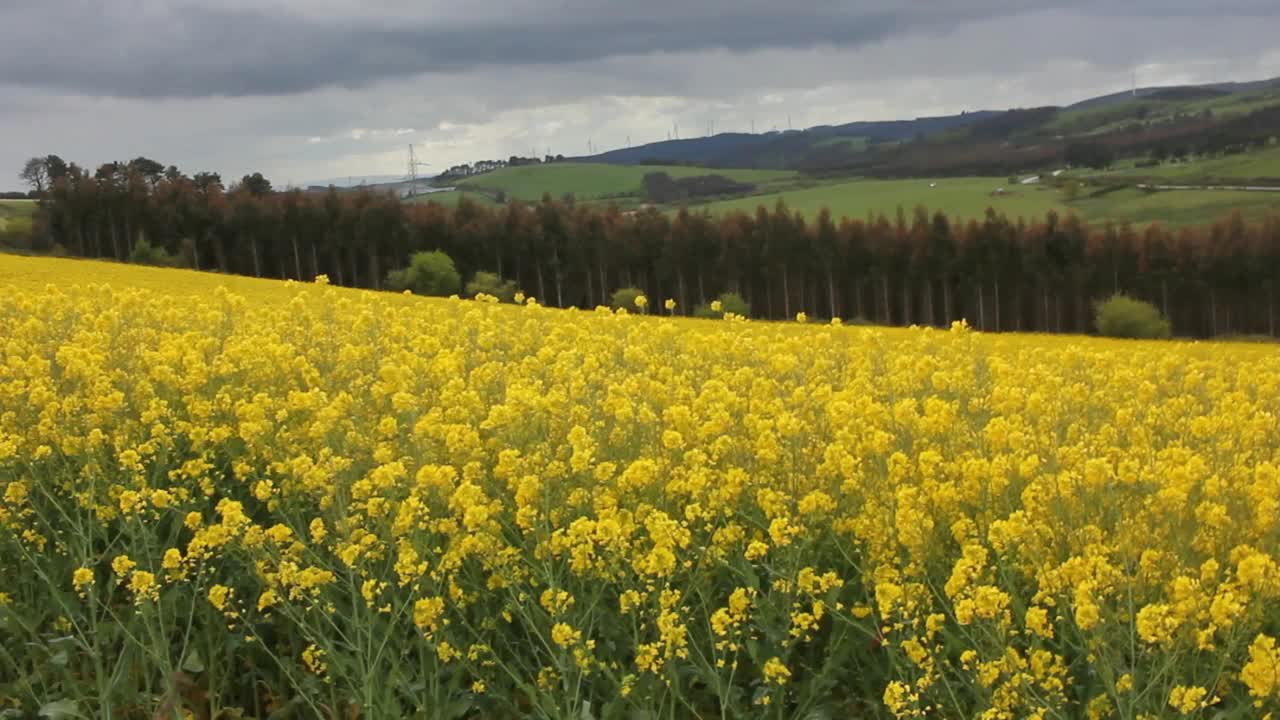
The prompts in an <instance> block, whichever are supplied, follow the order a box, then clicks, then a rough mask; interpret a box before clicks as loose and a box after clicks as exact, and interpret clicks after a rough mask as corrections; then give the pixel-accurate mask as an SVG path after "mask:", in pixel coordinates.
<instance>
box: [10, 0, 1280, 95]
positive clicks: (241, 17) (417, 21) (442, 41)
mask: <svg viewBox="0 0 1280 720" xmlns="http://www.w3.org/2000/svg"><path fill="white" fill-rule="evenodd" d="M1275 5H1276V4H1275V3H1261V2H1253V1H1251V0H1236V1H1235V2H1227V3H1225V4H1224V3H1217V4H1216V5H1213V6H1212V10H1211V11H1212V12H1213V13H1215V14H1219V15H1220V14H1223V13H1230V12H1234V13H1237V14H1239V13H1258V14H1267V15H1277V14H1280V10H1278V9H1277V8H1276V7H1274V6H1275ZM1055 6H1067V7H1070V8H1072V9H1073V10H1075V11H1081V5H1080V4H1079V3H1074V4H1068V3H1053V2H1034V3H1029V2H1012V1H1003V0H981V1H979V2H954V1H953V0H945V1H943V0H931V1H923V0H918V1H916V2H900V3H899V2H888V1H885V0H872V1H869V2H856V3H854V2H837V1H834V0H791V1H790V2H760V1H759V0H704V1H703V2H691V1H686V2H677V1H676V0H651V1H650V2H644V3H640V2H599V1H596V2H591V1H590V0H561V1H559V2H556V1H554V0H553V1H552V2H546V1H545V0H539V1H537V2H523V3H522V2H516V1H515V0H502V2H501V3H499V4H494V3H492V2H490V3H488V4H485V3H483V2H475V3H468V4H466V5H462V6H459V4H458V3H452V4H450V5H442V6H440V7H430V6H427V5H424V3H423V2H422V0H417V1H416V2H403V3H398V2H382V3H380V4H377V3H375V4H372V5H368V4H362V3H342V4H335V3H323V2H322V3H316V2H313V1H309V2H304V1H303V0H277V1H276V2H274V3H273V2H265V3H261V4H248V3H245V4H242V5H236V4H235V3H232V4H230V5H227V4H223V5H222V6H221V7H211V6H209V5H207V4H204V3H201V4H188V3H185V2H181V1H177V0H175V1H172V2H160V1H159V0H149V1H148V0H110V1H109V2H102V1H101V0H94V1H92V2H89V1H85V0H17V1H16V2H14V0H9V2H8V3H7V4H0V85H2V84H6V83H7V84H10V85H21V86H27V87H33V88H45V89H51V90H59V91H67V92H75V93H81V94H91V95H106V96H120V97H138V98H146V97H207V96H212V95H227V96H252V95H273V94H289V93H299V92H305V91H307V90H312V89H316V88H319V87H326V86H343V87H366V86H369V85H371V84H374V83H377V82H379V81H382V80H390V79H395V78H400V77H405V76H411V75H416V74H420V73H426V72H436V73H439V72H456V71H461V70H467V69H472V68H476V67H493V66H498V67H502V66H511V67H516V66H525V65H531V64H532V65H558V64H569V63H581V62H584V61H593V60H597V59H601V58H606V57H616V56H625V55H651V54H657V53H679V52H697V51H705V50H718V49H723V50H729V51H734V52H749V51H754V50H764V49H801V48H811V47H819V46H828V47H859V46H865V45H869V44H873V43H877V42H880V41H884V40H887V39H889V38H892V37H894V36H895V35H898V34H903V33H912V32H931V31H939V30H944V29H947V28H950V27H954V26H956V25H957V24H963V23H966V22H975V21H981V20H983V19H989V18H994V17H1000V16H1007V15H1010V14H1019V13H1029V12H1035V11H1042V10H1046V9H1052V8H1054V7H1055ZM1085 7H1087V8H1088V9H1087V10H1085V11H1086V12H1090V13H1094V12H1096V13H1098V14H1101V15H1104V16H1105V15H1107V14H1122V15H1138V16H1143V15H1150V16H1153V17H1159V16H1161V15H1168V14H1171V13H1173V14H1188V13H1197V12H1200V13H1203V12H1209V11H1210V9H1209V8H1210V6H1208V5H1206V4H1203V3H1195V4H1193V3H1190V2H1182V1H1181V0H1178V1H1175V2H1155V1H1148V2H1142V3H1127V4H1118V5H1117V4H1115V3H1111V4H1103V3H1099V4H1097V5H1096V7H1095V6H1094V5H1092V4H1089V5H1086V6H1085ZM353 8H354V9H353ZM356 10H358V11H359V12H356ZM1047 39H1048V40H1051V41H1054V42H1063V41H1070V39H1069V38H1068V39H1063V38H1047Z"/></svg>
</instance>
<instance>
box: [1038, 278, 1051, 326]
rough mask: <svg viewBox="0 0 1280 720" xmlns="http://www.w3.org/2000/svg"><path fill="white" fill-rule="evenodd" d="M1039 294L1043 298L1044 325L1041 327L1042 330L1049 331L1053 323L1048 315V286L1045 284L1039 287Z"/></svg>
mask: <svg viewBox="0 0 1280 720" xmlns="http://www.w3.org/2000/svg"><path fill="white" fill-rule="evenodd" d="M1040 295H1041V296H1042V297H1043V298H1044V327H1043V328H1041V329H1042V330H1043V331H1044V332H1049V331H1050V330H1052V329H1053V324H1052V322H1051V319H1050V317H1049V288H1048V287H1047V286H1043V287H1041V288H1040Z"/></svg>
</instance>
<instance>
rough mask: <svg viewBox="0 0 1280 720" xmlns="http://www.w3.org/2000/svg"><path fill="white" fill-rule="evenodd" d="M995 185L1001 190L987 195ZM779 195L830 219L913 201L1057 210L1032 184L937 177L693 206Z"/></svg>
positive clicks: (744, 205)
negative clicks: (825, 210) (825, 213)
mask: <svg viewBox="0 0 1280 720" xmlns="http://www.w3.org/2000/svg"><path fill="white" fill-rule="evenodd" d="M997 188H1004V189H1005V191H1006V193H1005V194H1002V195H993V192H994V191H995V190H996V189H997ZM779 199H782V200H784V201H786V203H787V206H788V207H789V208H791V209H792V210H793V211H797V210H798V211H800V212H801V213H803V214H804V215H805V217H809V218H812V217H816V216H817V214H818V212H819V211H820V210H821V209H822V208H824V207H825V208H828V209H829V210H831V212H832V214H833V215H835V216H836V217H841V216H846V217H851V218H864V217H866V216H867V214H868V213H876V214H878V213H884V214H885V215H890V216H892V215H894V214H895V213H896V212H897V208H898V207H902V208H903V210H905V211H906V212H907V213H910V212H911V211H912V210H913V209H914V208H915V207H916V206H917V205H923V206H925V207H926V208H928V209H929V210H930V211H934V210H942V211H943V212H945V213H947V214H948V215H950V216H952V217H954V218H977V217H981V216H983V215H984V214H986V211H987V208H988V207H991V208H995V209H996V211H997V212H1000V213H1003V214H1005V215H1008V216H1010V217H1017V216H1023V217H1032V216H1040V215H1044V214H1045V213H1046V212H1047V211H1049V210H1050V209H1053V208H1057V209H1059V210H1061V209H1062V208H1063V203H1062V202H1061V200H1060V199H1059V196H1058V193H1057V192H1056V191H1054V190H1052V189H1047V188H1040V187H1038V186H1016V187H1010V186H1008V179H1007V178H981V177H969V178H938V179H919V180H851V181H846V182H837V183H828V184H821V185H816V186H813V187H808V188H797V189H794V190H785V191H782V192H778V193H772V194H765V195H755V196H751V197H743V198H735V199H732V200H724V201H720V202H713V203H709V204H706V205H702V206H699V209H702V208H705V209H707V210H710V211H711V212H712V213H722V212H728V211H732V210H743V211H746V212H754V211H755V209H756V208H757V207H758V206H760V205H764V206H766V207H769V208H772V207H773V206H774V204H775V203H777V201H778V200H779Z"/></svg>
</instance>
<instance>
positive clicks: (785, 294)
mask: <svg viewBox="0 0 1280 720" xmlns="http://www.w3.org/2000/svg"><path fill="white" fill-rule="evenodd" d="M782 315H783V317H786V318H790V317H791V285H790V283H788V282H787V266H786V265H783V266H782Z"/></svg>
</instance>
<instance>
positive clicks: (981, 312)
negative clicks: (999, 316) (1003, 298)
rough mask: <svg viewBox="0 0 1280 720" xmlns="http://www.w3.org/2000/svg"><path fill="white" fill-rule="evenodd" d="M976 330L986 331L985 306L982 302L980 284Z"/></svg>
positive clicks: (979, 284)
mask: <svg viewBox="0 0 1280 720" xmlns="http://www.w3.org/2000/svg"><path fill="white" fill-rule="evenodd" d="M978 329H979V330H986V329H987V306H986V303H984V302H983V300H982V283H978Z"/></svg>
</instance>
